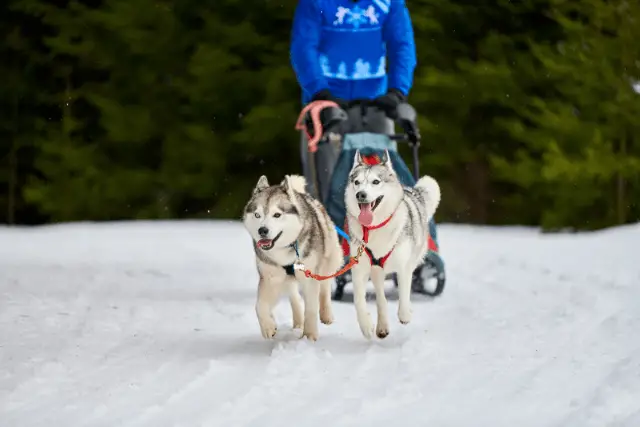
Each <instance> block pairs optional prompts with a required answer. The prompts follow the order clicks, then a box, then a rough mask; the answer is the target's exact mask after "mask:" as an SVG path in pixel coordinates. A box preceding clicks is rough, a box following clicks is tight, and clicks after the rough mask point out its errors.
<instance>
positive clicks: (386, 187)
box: [345, 150, 440, 338]
mask: <svg viewBox="0 0 640 427" xmlns="http://www.w3.org/2000/svg"><path fill="white" fill-rule="evenodd" d="M367 163H368V162H365V159H363V157H362V156H361V155H360V152H359V151H356V155H355V158H354V162H353V167H352V168H351V171H350V172H349V182H348V184H347V188H346V190H345V205H346V210H347V221H348V222H347V224H348V227H349V231H350V234H351V237H352V238H351V243H350V247H351V255H352V256H353V255H355V253H356V251H357V249H358V247H359V246H360V245H361V244H364V245H365V253H366V255H367V256H366V257H365V256H363V257H362V258H361V259H360V262H359V263H357V264H356V265H355V266H354V267H353V270H352V283H353V297H354V303H355V306H356V312H357V316H358V324H359V325H360V330H361V331H362V334H363V335H364V336H365V337H366V338H371V337H372V335H373V323H372V321H371V316H370V314H369V312H368V311H367V306H366V301H365V293H366V284H367V281H368V280H369V278H371V281H372V282H373V284H374V287H375V292H376V304H377V309H378V324H377V327H376V335H377V336H378V337H379V338H385V337H386V336H387V335H389V318H388V313H387V299H386V297H385V293H384V279H385V276H386V275H387V274H389V273H394V272H395V273H396V274H397V277H398V295H399V301H398V319H399V320H400V323H402V324H407V323H409V322H410V321H411V303H410V293H411V276H412V272H413V271H414V270H415V269H416V268H417V267H418V266H419V265H420V264H421V263H422V262H423V260H424V257H425V255H426V254H427V251H428V247H427V239H428V234H429V225H428V224H429V220H430V219H431V217H432V216H433V215H434V214H435V212H436V209H437V207H438V205H439V204H440V186H439V185H438V183H437V181H436V180H435V179H433V178H431V177H430V176H423V177H422V178H420V180H418V182H417V183H416V185H415V187H413V188H411V187H406V186H403V185H402V184H401V183H400V181H399V179H398V176H397V175H396V173H395V171H394V170H393V166H392V164H391V161H390V158H389V152H388V151H387V150H385V158H383V159H380V161H379V162H378V163H377V164H373V165H371V164H367Z"/></svg>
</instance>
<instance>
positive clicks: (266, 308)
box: [256, 277, 281, 339]
mask: <svg viewBox="0 0 640 427" xmlns="http://www.w3.org/2000/svg"><path fill="white" fill-rule="evenodd" d="M280 292H281V286H280V285H278V284H275V283H273V282H272V281H269V280H265V278H263V277H260V283H259V284H258V300H257V302H256V314H257V316H258V323H259V324H260V330H261V332H262V336H263V337H264V338H266V339H269V338H273V337H274V336H275V335H276V332H277V330H278V328H277V326H276V321H275V319H274V318H273V313H272V311H273V307H274V306H275V305H276V303H277V302H278V297H279V296H280Z"/></svg>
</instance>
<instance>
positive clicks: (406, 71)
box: [382, 0, 417, 96]
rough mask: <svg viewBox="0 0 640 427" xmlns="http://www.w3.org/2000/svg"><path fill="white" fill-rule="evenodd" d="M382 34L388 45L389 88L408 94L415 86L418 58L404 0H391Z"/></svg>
mask: <svg viewBox="0 0 640 427" xmlns="http://www.w3.org/2000/svg"><path fill="white" fill-rule="evenodd" d="M382 35H383V37H384V41H385V42H386V45H387V62H388V64H389V69H388V87H389V90H393V89H395V90H398V91H400V92H401V93H402V94H403V95H404V96H407V95H409V91H410V90H411V87H412V86H413V73H414V70H415V68H416V62H417V59H416V46H415V41H414V35H413V25H412V24H411V17H410V15H409V10H408V9H407V5H406V4H405V1H404V0H391V5H390V8H389V15H388V16H387V19H386V21H385V24H384V28H383V29H382Z"/></svg>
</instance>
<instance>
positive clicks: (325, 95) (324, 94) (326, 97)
mask: <svg viewBox="0 0 640 427" xmlns="http://www.w3.org/2000/svg"><path fill="white" fill-rule="evenodd" d="M311 101H312V102H313V101H333V102H335V103H336V104H338V105H339V106H340V108H342V109H344V106H345V104H346V101H345V100H344V99H341V98H336V97H335V96H333V95H332V94H331V92H330V91H329V89H322V90H320V91H318V92H316V93H315V94H314V95H313V97H312V98H311Z"/></svg>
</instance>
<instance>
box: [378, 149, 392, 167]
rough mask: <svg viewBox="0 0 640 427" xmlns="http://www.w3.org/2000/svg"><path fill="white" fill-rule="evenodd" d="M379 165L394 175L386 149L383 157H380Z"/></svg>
mask: <svg viewBox="0 0 640 427" xmlns="http://www.w3.org/2000/svg"><path fill="white" fill-rule="evenodd" d="M380 164H381V165H382V166H384V167H386V168H387V169H389V170H390V171H391V172H392V173H395V171H394V170H393V163H391V156H390V155H389V150H387V149H386V148H385V149H384V155H383V156H382V159H380Z"/></svg>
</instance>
